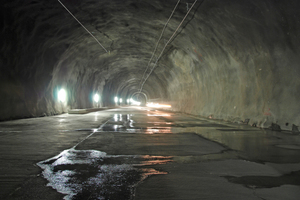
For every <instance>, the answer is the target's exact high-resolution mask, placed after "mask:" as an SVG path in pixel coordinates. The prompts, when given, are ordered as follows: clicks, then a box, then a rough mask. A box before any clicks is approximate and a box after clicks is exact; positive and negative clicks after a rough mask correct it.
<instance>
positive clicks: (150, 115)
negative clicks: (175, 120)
mask: <svg viewBox="0 0 300 200" xmlns="http://www.w3.org/2000/svg"><path fill="white" fill-rule="evenodd" d="M147 116H149V117H153V116H154V117H155V116H171V115H169V114H147Z"/></svg>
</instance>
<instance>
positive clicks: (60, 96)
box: [57, 88, 67, 103]
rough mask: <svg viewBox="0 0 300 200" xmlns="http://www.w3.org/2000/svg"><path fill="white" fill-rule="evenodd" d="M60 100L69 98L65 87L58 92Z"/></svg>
mask: <svg viewBox="0 0 300 200" xmlns="http://www.w3.org/2000/svg"><path fill="white" fill-rule="evenodd" d="M57 98H58V101H60V102H62V103H64V102H65V101H66V100H67V93H66V90H65V89H63V88H62V89H60V90H59V91H58V94H57Z"/></svg>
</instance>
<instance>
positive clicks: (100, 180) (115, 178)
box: [37, 149, 172, 200]
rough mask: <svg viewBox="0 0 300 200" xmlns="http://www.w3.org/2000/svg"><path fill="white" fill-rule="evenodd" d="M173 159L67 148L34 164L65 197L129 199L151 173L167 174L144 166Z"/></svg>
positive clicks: (71, 198)
mask: <svg viewBox="0 0 300 200" xmlns="http://www.w3.org/2000/svg"><path fill="white" fill-rule="evenodd" d="M168 162H172V157H169V156H139V155H137V156H135V155H132V156H130V155H129V156H127V155H119V156H113V155H107V154H106V153H105V152H101V151H96V150H75V149H68V150H65V151H63V152H61V153H60V154H59V155H57V156H55V157H53V158H50V159H48V160H45V161H41V162H39V163H38V164H37V165H38V166H39V167H41V168H42V169H43V172H42V174H43V176H44V178H45V179H47V180H48V182H49V183H48V184H47V186H51V187H52V188H53V189H55V190H56V191H57V192H59V193H62V194H65V195H66V196H65V197H64V199H65V200H77V199H78V200H79V199H101V200H102V199H103V200H104V199H132V196H133V194H134V188H135V186H136V185H137V184H138V183H140V182H141V181H143V180H144V179H145V178H147V177H148V176H150V175H157V174H167V172H162V171H157V170H155V169H153V168H148V167H145V166H151V165H157V164H166V163H168Z"/></svg>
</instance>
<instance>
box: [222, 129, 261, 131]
mask: <svg viewBox="0 0 300 200" xmlns="http://www.w3.org/2000/svg"><path fill="white" fill-rule="evenodd" d="M216 130H218V131H259V130H252V129H251V130H249V129H216Z"/></svg>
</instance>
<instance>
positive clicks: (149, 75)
mask: <svg viewBox="0 0 300 200" xmlns="http://www.w3.org/2000/svg"><path fill="white" fill-rule="evenodd" d="M197 1H198V0H195V2H194V3H193V5H192V6H191V7H190V9H189V10H188V12H187V13H186V15H185V16H184V18H183V19H182V21H181V23H180V24H179V25H178V27H177V29H176V30H175V31H174V33H173V35H172V36H171V37H170V39H169V40H168V42H167V43H166V45H165V46H164V48H163V50H162V51H161V53H160V55H159V56H158V58H157V59H156V62H155V63H154V66H153V67H152V69H151V71H150V73H149V74H148V76H147V77H146V79H145V80H144V82H143V84H142V85H141V88H140V92H141V91H142V89H143V87H144V84H145V82H146V81H147V79H148V78H149V76H150V75H151V74H152V72H153V70H154V68H155V67H156V65H157V62H158V61H159V59H160V58H161V56H162V54H163V52H164V50H165V49H166V47H167V45H168V44H169V43H170V42H171V41H172V39H173V37H174V36H175V34H176V32H177V31H178V29H179V28H180V27H181V25H182V23H183V22H184V20H185V19H186V17H187V16H188V15H189V13H190V11H191V10H192V8H193V7H194V5H195V4H196V3H197Z"/></svg>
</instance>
